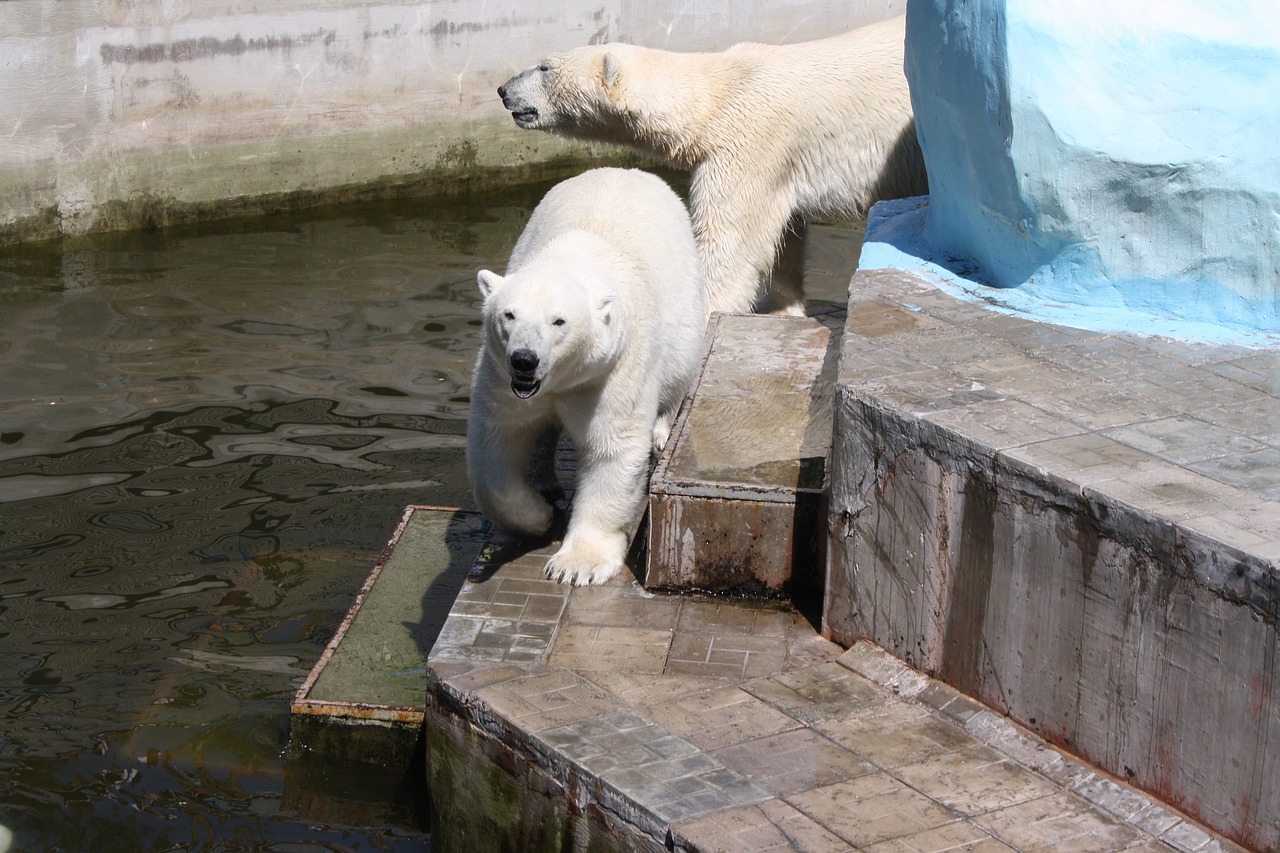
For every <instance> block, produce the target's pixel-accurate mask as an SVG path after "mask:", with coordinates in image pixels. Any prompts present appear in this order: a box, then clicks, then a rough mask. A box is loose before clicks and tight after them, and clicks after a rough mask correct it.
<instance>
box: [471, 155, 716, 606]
mask: <svg viewBox="0 0 1280 853" xmlns="http://www.w3.org/2000/svg"><path fill="white" fill-rule="evenodd" d="M476 278H477V282H478V283H479V285H480V292H481V294H482V295H483V296H484V308H483V320H484V344H483V345H482V346H481V348H480V354H479V357H478V358H477V360H476V366H475V373H474V375H473V378H472V384H471V417H470V420H469V421H468V425H467V470H468V474H469V476H470V479H471V487H472V490H473V491H474V493H475V497H476V502H477V503H478V504H479V506H480V509H481V511H482V512H484V513H485V514H486V515H487V516H488V517H489V518H490V519H491V520H492V521H493V522H494V523H496V524H497V525H498V526H500V527H503V528H506V529H508V530H511V531H513V532H517V533H521V534H526V535H534V536H539V535H542V534H545V533H547V532H548V530H549V529H550V527H551V524H552V520H553V509H552V505H551V504H550V503H549V502H548V500H547V498H546V497H545V495H546V494H547V493H549V492H553V491H554V490H555V489H556V488H557V483H556V482H555V472H554V466H553V460H552V458H551V456H552V454H553V453H554V451H555V442H554V441H547V440H546V436H547V434H548V432H549V431H550V432H553V433H554V434H558V433H559V431H560V430H561V429H563V430H564V431H566V432H568V434H569V436H570V437H571V438H572V439H573V442H574V446H575V448H576V450H577V459H578V472H577V486H576V493H575V494H574V498H573V505H572V507H571V509H570V514H569V527H568V531H567V532H566V534H565V537H564V542H563V544H562V546H561V548H560V549H559V550H558V551H557V552H556V553H555V555H553V556H552V557H551V559H550V560H548V562H547V569H546V571H547V575H548V577H551V578H553V579H556V580H560V581H566V582H569V583H574V584H590V583H602V582H603V581H606V580H608V579H609V578H611V577H613V576H614V575H616V574H617V573H618V571H619V570H620V569H621V568H622V565H623V561H624V559H625V558H626V553H627V548H628V546H629V542H628V532H629V528H630V525H631V523H632V521H633V520H634V519H635V517H636V514H637V513H638V512H639V510H640V507H641V504H642V503H643V501H644V495H645V484H646V482H647V478H648V473H649V457H650V454H651V453H652V452H655V451H658V450H661V449H662V446H663V445H664V444H665V443H666V440H667V436H668V434H669V433H670V432H671V425H672V421H673V420H674V418H675V415H676V412H677V410H678V409H679V407H680V403H681V401H682V400H683V399H684V396H685V394H686V392H687V391H688V389H689V385H690V383H691V382H692V381H693V377H694V375H695V373H696V371H697V368H698V360H699V356H700V354H701V348H702V338H703V334H704V332H705V331H706V323H707V309H706V302H705V297H704V292H703V282H702V268H701V265H700V263H699V261H698V249H697V245H696V244H695V243H694V239H693V229H692V226H691V224H690V221H689V214H688V212H687V211H686V210H685V207H684V203H683V202H681V201H680V198H679V197H678V196H677V195H676V194H675V193H674V192H673V191H672V190H671V188H670V187H668V186H667V185H666V183H664V182H663V181H662V180H661V179H660V178H657V177H655V176H653V175H650V174H647V173H645V172H641V171H638V170H634V169H595V170H592V171H589V172H585V173H584V174H582V175H579V176H577V177H575V178H570V179H569V180H567V181H564V182H563V183H560V184H557V185H556V186H555V187H553V188H552V189H551V191H550V192H548V193H547V194H546V196H545V197H544V198H543V199H542V201H541V202H540V203H539V204H538V206H537V208H535V209H534V211H533V215H532V217H531V218H530V219H529V223H528V225H527V226H525V230H524V232H523V233H522V234H521V235H520V238H519V240H517V241H516V245H515V248H514V249H513V250H512V252H511V259H510V262H509V264H508V269H507V275H506V276H505V277H503V276H499V275H497V274H495V273H492V272H490V271H488V270H481V271H480V272H479V273H478V275H477V277H476ZM531 480H532V482H530V481H531Z"/></svg>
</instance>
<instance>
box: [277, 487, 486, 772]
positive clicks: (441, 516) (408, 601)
mask: <svg viewBox="0 0 1280 853" xmlns="http://www.w3.org/2000/svg"><path fill="white" fill-rule="evenodd" d="M488 529H489V528H488V523H487V522H486V521H485V520H484V518H483V517H482V516H480V515H479V514H478V513H475V512H468V511H464V510H458V509H449V508H441V507H424V506H421V507H420V506H411V507H409V508H408V509H407V510H406V511H405V513H404V516H403V518H402V519H401V521H400V525H399V526H398V527H397V528H396V531H395V534H394V535H393V536H392V537H391V541H390V542H389V543H388V544H387V547H386V549H384V551H383V554H382V556H381V558H380V559H379V560H378V562H377V565H375V566H374V569H373V571H372V572H371V573H370V575H369V577H368V579H367V580H366V581H365V583H364V586H363V587H361V589H360V592H359V593H358V594H357V595H356V600H355V602H354V603H353V604H352V605H351V609H350V610H349V611H348V612H347V615H346V618H344V619H343V620H342V624H341V625H340V626H339V628H338V631H337V633H336V634H334V636H333V638H332V639H331V640H330V641H329V644H328V646H326V647H325V651H324V653H323V654H322V655H321V656H320V660H319V661H317V662H316V665H315V666H314V667H312V670H311V673H310V674H309V675H308V676H307V678H306V680H305V681H304V682H303V683H302V686H301V687H299V688H298V692H297V694H296V695H295V696H294V699H293V702H292V703H291V705H290V728H291V733H290V748H291V750H292V751H293V752H301V753H309V754H312V755H320V756H323V757H324V758H327V759H336V760H344V761H358V762H364V763H368V764H380V765H383V766H386V767H388V768H394V769H399V770H401V771H403V770H405V769H407V768H408V767H409V766H410V761H411V758H412V755H413V751H414V748H415V746H416V744H417V741H418V737H419V733H420V731H421V729H422V720H423V713H424V710H423V709H424V705H423V703H424V685H425V683H426V657H427V652H428V651H430V649H431V646H432V644H433V643H434V642H435V640H436V637H437V636H438V635H439V633H440V629H441V627H443V625H444V623H445V619H446V618H447V617H448V614H449V609H450V607H451V606H452V605H453V601H454V599H455V597H456V596H457V594H458V590H459V589H460V588H461V587H462V584H463V582H464V580H465V578H466V576H467V572H468V571H469V570H470V569H471V566H472V565H474V563H475V560H476V557H477V556H478V555H479V553H480V548H481V547H482V545H483V544H484V538H485V536H486V534H487V533H488Z"/></svg>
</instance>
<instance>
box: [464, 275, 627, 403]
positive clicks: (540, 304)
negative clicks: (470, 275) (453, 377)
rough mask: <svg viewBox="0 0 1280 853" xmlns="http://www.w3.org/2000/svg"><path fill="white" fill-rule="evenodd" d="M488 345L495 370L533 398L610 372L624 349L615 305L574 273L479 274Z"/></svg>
mask: <svg viewBox="0 0 1280 853" xmlns="http://www.w3.org/2000/svg"><path fill="white" fill-rule="evenodd" d="M476 281H477V283H478V284H479V286H480V294H481V295H482V296H483V297H484V308H483V320H484V346H485V349H486V351H487V352H488V357H489V358H490V359H491V360H492V362H493V365H494V367H496V368H498V369H499V371H500V372H501V373H503V374H505V375H507V376H509V377H510V378H511V391H512V393H513V394H515V395H516V396H517V397H519V398H520V399H522V400H527V399H529V398H530V397H532V396H534V395H535V394H537V393H538V392H539V391H542V390H547V391H550V392H556V391H562V390H566V389H569V388H573V387H575V386H578V385H581V384H583V383H585V382H588V381H590V380H592V379H593V378H595V377H598V376H599V375H600V374H601V373H602V372H603V371H605V370H607V369H608V367H609V365H610V364H612V361H613V359H614V357H615V355H616V352H617V349H618V346H619V335H618V325H619V324H618V323H617V322H616V318H615V316H614V313H615V312H614V304H615V300H614V297H613V295H612V294H611V293H609V292H604V293H602V292H600V289H599V288H598V287H597V286H593V285H596V284H597V283H595V282H589V281H586V280H579V273H578V271H575V270H557V271H551V270H546V269H537V270H529V271H520V272H516V273H513V274H511V275H508V276H506V277H503V276H500V275H498V274H497V273H493V272H490V271H489V270H480V272H479V273H478V274H477V276H476Z"/></svg>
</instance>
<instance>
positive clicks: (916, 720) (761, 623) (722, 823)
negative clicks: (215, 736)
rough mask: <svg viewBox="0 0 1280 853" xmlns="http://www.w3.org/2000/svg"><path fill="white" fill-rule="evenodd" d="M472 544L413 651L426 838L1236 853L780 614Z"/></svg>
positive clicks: (654, 847)
mask: <svg viewBox="0 0 1280 853" xmlns="http://www.w3.org/2000/svg"><path fill="white" fill-rule="evenodd" d="M554 547H555V545H554V543H553V544H551V545H549V546H546V547H543V548H539V549H535V550H529V549H528V548H527V547H524V546H521V545H519V543H515V542H512V541H507V540H502V539H497V538H494V539H491V540H490V543H489V544H488V545H487V546H486V548H485V551H484V554H483V556H482V558H481V560H480V561H479V562H478V563H477V566H476V568H475V569H474V570H473V571H472V574H471V579H470V582H469V583H468V584H467V585H466V587H465V588H464V589H463V591H462V593H461V594H460V595H459V596H458V600H457V602H456V603H455V605H454V608H453V611H452V613H451V614H450V617H449V621H448V623H447V624H446V626H445V628H444V630H443V631H442V632H441V634H440V638H439V640H438V641H437V643H436V645H435V647H434V648H433V649H432V652H431V656H430V658H429V662H428V689H427V747H428V759H429V760H428V774H429V780H430V787H431V792H432V798H433V801H434V804H435V807H436V810H437V813H438V819H436V820H435V821H434V822H433V826H434V827H435V829H434V833H433V837H432V840H431V843H432V849H433V850H439V851H442V853H447V852H448V851H453V850H499V849H511V850H514V849H518V850H528V851H539V850H564V849H568V848H569V847H571V846H572V847H573V848H574V849H587V850H628V851H660V850H677V851H735V853H738V851H753V850H761V851H763V850H788V849H798V850H819V849H820V850H833V851H843V850H855V849H856V850H868V851H874V853H891V851H901V850H929V851H940V850H956V849H966V850H982V851H987V852H988V853H999V851H1013V850H1027V851H1030V850H1046V851H1047V850H1066V849H1072V850H1097V851H1112V850H1115V851H1119V850H1127V851H1133V853H1139V851H1141V853H1173V851H1186V852H1188V853H1189V851H1203V853H1209V852H1210V851H1239V849H1240V848H1238V847H1236V846H1235V845H1233V844H1231V843H1230V842H1227V841H1225V840H1223V839H1221V838H1220V837H1217V836H1215V835H1214V834H1213V833H1211V832H1209V831H1207V830H1206V829H1205V828H1203V827H1202V826H1199V825H1197V824H1196V823H1195V822H1193V821H1190V820H1188V819H1186V818H1185V817H1184V816H1182V815H1179V814H1178V813H1176V812H1175V811H1172V810H1170V809H1168V808H1166V807H1165V806H1163V805H1162V804H1160V803H1159V802H1157V801H1156V800H1155V799H1154V798H1152V797H1150V796H1148V795H1145V794H1142V793H1141V792H1138V791H1136V790H1134V789H1133V788H1131V787H1129V786H1127V785H1125V784H1123V783H1121V782H1118V781H1116V780H1115V779H1112V778H1111V777H1109V776H1107V775H1106V774H1103V773H1099V772H1097V771H1096V770H1094V769H1093V768H1090V767H1089V766H1087V765H1085V764H1083V763H1081V762H1079V761H1077V760H1075V759H1073V758H1072V757H1070V756H1069V755H1066V754H1064V753H1062V752H1061V751H1059V750H1057V749H1054V748H1053V747H1052V746H1050V745H1048V744H1046V743H1045V742H1044V741H1043V740H1041V739H1040V738H1039V737H1037V736H1035V735H1034V734H1032V733H1030V732H1028V731H1026V730H1025V729H1023V728H1022V727H1020V726H1018V725H1016V724H1015V723H1013V722H1011V721H1009V720H1008V719H1006V718H1004V717H1002V716H1001V715H999V714H997V713H993V712H992V711H991V710H989V709H986V708H984V707H983V706H982V705H980V704H979V703H977V702H976V701H974V700H972V699H970V698H968V697H966V696H964V695H962V694H961V693H959V692H958V691H957V690H955V689H954V688H951V687H949V686H947V685H945V684H942V683H940V682H938V681H935V680H933V679H930V678H928V677H926V676H924V675H923V674H921V673H919V672H917V671H915V670H913V669H911V668H910V667H907V666H906V665H904V664H903V663H902V662H901V661H898V660H895V659H894V658H892V657H890V656H889V655H888V654H886V653H885V652H884V651H883V650H881V649H879V648H877V647H875V646H873V645H871V644H869V643H858V644H856V645H855V646H854V647H853V648H851V649H848V650H844V649H841V648H840V647H839V646H837V645H835V644H834V643H831V642H829V641H827V640H825V639H824V638H822V637H821V636H819V635H818V634H817V632H816V630H815V628H814V627H813V625H812V624H811V623H810V622H809V621H808V620H807V619H806V618H805V617H804V616H803V615H801V614H800V613H797V612H796V611H794V610H793V609H790V608H786V607H781V606H777V605H763V604H748V603H743V602H730V601H723V600H716V599H711V598H706V597H699V596H692V595H681V596H661V595H653V594H650V593H647V592H645V591H644V589H643V588H642V587H640V586H639V584H638V582H637V581H636V580H634V579H633V578H632V577H619V578H615V579H614V580H613V581H611V582H609V583H608V584H606V585H603V586H598V587H569V586H565V585H562V584H557V583H554V582H551V581H548V580H546V579H545V578H543V577H542V574H541V571H542V564H543V562H544V561H545V559H546V555H547V554H548V553H549V552H550V550H551V549H552V548H554Z"/></svg>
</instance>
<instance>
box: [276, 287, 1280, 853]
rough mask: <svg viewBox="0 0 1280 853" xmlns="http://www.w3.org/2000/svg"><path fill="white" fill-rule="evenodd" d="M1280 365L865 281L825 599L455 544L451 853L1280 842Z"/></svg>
mask: <svg viewBox="0 0 1280 853" xmlns="http://www.w3.org/2000/svg"><path fill="white" fill-rule="evenodd" d="M757 320H758V321H759V322H769V320H768V319H767V318H757ZM1277 376H1280V358H1277V355H1276V354H1275V353H1272V352H1261V353H1259V352H1250V351H1241V350H1236V349H1224V348H1220V347H1207V348H1205V347H1187V346H1184V345H1181V344H1178V343H1176V342H1171V341H1166V340H1158V339H1132V338H1125V337H1120V336H1112V335H1101V334H1098V333H1092V332H1083V331H1080V330H1076V329H1067V328H1063V327H1055V326H1048V325H1045V324H1036V323H1029V322H1026V321H1021V320H1019V319H1018V318H1016V317H1010V316H1005V315H1000V314H996V313H994V312H991V311H988V310H985V309H983V308H981V307H980V306H975V305H972V304H969V303H965V302H961V301H959V300H956V299H954V298H953V297H949V296H947V295H945V294H942V293H940V292H938V291H936V290H935V289H933V288H931V287H929V286H928V285H927V283H925V282H922V281H920V280H918V279H915V278H914V277H913V276H910V275H904V274H903V273H901V272H892V271H886V272H881V273H876V274H875V275H870V276H869V275H867V274H865V273H862V272H860V273H859V274H858V276H856V277H855V280H854V286H853V291H852V299H851V301H850V307H849V312H848V318H847V324H846V329H845V330H844V333H843V335H842V337H841V351H840V368H839V373H838V376H837V382H836V394H835V409H834V417H833V423H834V428H835V441H834V443H833V448H832V463H831V466H830V468H829V469H828V470H829V478H830V481H831V484H832V500H831V507H830V516H829V518H828V529H829V535H830V537H831V538H830V555H831V563H830V566H829V570H828V583H827V588H826V596H825V601H824V610H823V612H822V614H821V616H819V615H818V614H817V613H801V612H798V611H797V610H795V609H794V608H793V607H791V606H788V605H787V604H785V603H778V602H775V603H772V604H768V603H751V602H745V601H741V600H725V599H716V598H709V597H704V596H699V595H694V594H682V595H681V594H675V595H666V594H655V593H652V592H648V591H646V590H645V589H644V587H643V586H642V585H641V583H640V579H641V578H642V577H643V576H644V559H645V555H644V554H643V553H639V554H635V555H633V558H634V565H633V573H632V576H631V577H626V576H624V577H622V578H618V579H615V581H614V582H612V583H610V584H607V585H604V586H602V587H594V588H573V587H567V586H563V585H561V584H557V583H553V582H550V581H547V580H545V579H544V578H543V577H542V574H541V572H542V567H543V564H544V563H545V560H546V557H547V556H548V555H549V554H550V553H551V552H552V550H554V548H555V547H557V544H558V543H549V544H545V546H542V547H534V548H531V546H529V545H528V544H524V543H519V542H515V541H511V540H507V539H504V538H502V537H501V536H499V535H496V534H495V535H492V536H490V537H489V538H488V540H487V541H486V544H485V547H484V549H483V551H482V553H481V554H480V556H479V557H478V558H477V559H476V560H474V561H473V562H472V563H471V564H467V563H465V561H463V562H461V563H460V562H458V561H457V560H453V559H451V560H450V563H451V565H452V569H451V570H450V571H449V575H450V576H451V577H453V578H454V582H455V583H457V579H458V578H459V577H460V576H461V574H462V570H463V569H466V570H467V571H466V574H467V582H466V583H465V585H463V587H462V589H461V591H460V592H459V593H458V595H457V598H456V601H454V603H453V606H452V609H451V611H450V613H449V616H448V621H447V622H446V623H445V625H444V627H443V628H442V629H441V631H440V633H439V638H438V640H437V641H436V642H435V644H434V646H433V647H432V650H431V653H430V657H429V659H428V663H427V667H426V682H427V683H426V688H427V691H426V692H427V696H426V703H425V713H424V716H425V718H426V722H427V733H428V736H427V741H428V757H429V762H428V773H429V779H430V786H431V788H432V793H433V797H434V800H435V805H436V808H437V810H438V812H439V815H440V819H439V820H437V821H435V824H434V825H435V827H436V829H435V834H434V837H433V840H432V844H433V848H434V849H437V850H441V851H448V850H474V849H503V848H507V849H521V850H539V849H554V850H561V849H566V847H569V846H573V847H575V848H576V849H621V850H660V849H668V850H670V849H676V850H687V851H710V850H733V851H738V850H774V849H802V850H836V851H843V850H875V851H881V853H886V852H887V851H933V850H936V851H942V850H983V851H987V850H993V851H998V850H1019V851H1058V850H1082V851H1083V850H1096V851H1113V850H1135V851H1170V850H1181V851H1209V850H1242V849H1245V848H1241V847H1237V846H1235V844H1233V843H1232V842H1231V841H1229V840H1227V839H1226V838H1225V837H1223V836H1222V835H1219V834H1215V833H1216V832H1221V831H1226V832H1228V833H1230V834H1231V835H1232V836H1233V837H1234V838H1236V839H1237V840H1242V841H1244V842H1245V843H1247V844H1248V846H1249V849H1253V850H1259V851H1262V850H1274V849H1280V847H1277V843H1278V842H1277V841H1276V840H1275V839H1276V838H1277V837H1280V836H1277V835H1275V834H1274V833H1275V832H1276V831H1277V830H1278V829H1280V820H1278V819H1277V818H1276V817H1275V808H1276V807H1277V803H1280V795H1277V793H1276V792H1277V790H1280V773H1278V772H1277V764H1276V761H1277V751H1276V750H1275V749H1273V748H1272V746H1273V745H1274V744H1275V743H1280V709H1278V701H1277V699H1278V697H1277V692H1276V689H1275V688H1276V684H1277V682H1278V681H1280V679H1278V678H1277V675H1280V670H1278V669H1277V667H1280V655H1278V654H1277V651H1280V644H1278V641H1277V632H1276V613H1277V603H1276V602H1277V600H1280V597H1278V596H1277V595H1276V590H1277V576H1278V575H1277V571H1276V559H1277V555H1278V554H1280V548H1278V547H1277V543H1280V513H1278V512H1277V499H1278V498H1280V492H1278V491H1277V489H1280V474H1277V473H1276V472H1277V471H1280V456H1278V455H1277V454H1280V449H1278V448H1280V433H1277V427H1276V424H1277V423H1280V417H1277V416H1280V403H1278V402H1277V391H1278V390H1280V386H1278V385H1277ZM403 538H404V537H403V528H402V532H401V535H400V539H401V540H403ZM401 547H408V546H407V545H400V544H397V545H396V547H395V548H394V549H392V550H391V551H389V555H388V560H392V559H394V558H395V557H396V552H398V551H399V550H400V548H401ZM428 550H430V549H428ZM406 553H408V552H406ZM381 583H382V581H381V580H379V581H378V584H381ZM819 622H821V630H819V627H818V624H819ZM832 638H835V639H838V640H840V641H841V642H842V643H843V645H838V644H836V643H834V642H831V639H832ZM868 638H870V640H871V642H869V641H868ZM903 661H908V662H910V664H912V666H908V665H907V664H906V663H904V662H903ZM372 663H373V664H374V666H376V661H373V662H372ZM913 667H914V668H913ZM405 671H407V669H406V670H405ZM930 675H933V676H937V677H936V678H933V677H930ZM315 687H316V685H315V684H312V685H311V692H309V693H308V694H307V698H309V699H311V700H313V701H316V702H333V700H334V698H335V697H332V696H330V697H326V696H324V695H322V694H316V695H315V696H314V697H313V696H312V695H311V693H314V690H315ZM974 697H977V698H978V699H981V700H982V701H981V702H979V701H977V700H976V699H975V698H974ZM301 698H302V694H300V699H301ZM984 703H985V704H984ZM1079 756H1085V758H1086V759H1087V760H1085V759H1082V758H1080V757H1079ZM1090 762H1092V763H1090ZM1130 782H1132V783H1134V784H1129V783H1130ZM1139 784H1140V785H1142V786H1145V788H1146V789H1147V791H1149V792H1154V795H1153V794H1152V793H1146V792H1144V791H1143V790H1140V789H1139V787H1138V785H1139ZM1157 796H1158V797H1159V799H1157ZM1161 800H1163V802H1162V801H1161ZM1169 801H1174V802H1176V803H1179V804H1182V805H1183V806H1186V807H1188V808H1190V809H1194V810H1195V814H1194V815H1190V814H1188V813H1187V812H1186V811H1185V810H1184V811H1178V810H1177V809H1175V808H1174V807H1172V806H1170V805H1168V802H1169ZM1210 826H1212V827H1215V828H1213V829H1211V828H1209V827H1210Z"/></svg>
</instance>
